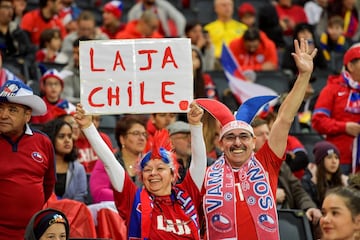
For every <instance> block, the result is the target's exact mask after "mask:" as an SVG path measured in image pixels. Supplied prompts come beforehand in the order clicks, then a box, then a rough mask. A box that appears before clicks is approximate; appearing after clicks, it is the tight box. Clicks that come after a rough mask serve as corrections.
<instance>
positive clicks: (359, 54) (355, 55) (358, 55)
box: [344, 44, 360, 66]
mask: <svg viewBox="0 0 360 240" xmlns="http://www.w3.org/2000/svg"><path fill="white" fill-rule="evenodd" d="M354 59H360V45H359V44H356V45H354V46H352V47H351V48H349V49H348V50H347V51H346V53H345V55H344V66H346V65H347V64H348V63H349V62H351V61H352V60H354Z"/></svg>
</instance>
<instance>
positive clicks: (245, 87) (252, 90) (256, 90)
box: [220, 43, 278, 102]
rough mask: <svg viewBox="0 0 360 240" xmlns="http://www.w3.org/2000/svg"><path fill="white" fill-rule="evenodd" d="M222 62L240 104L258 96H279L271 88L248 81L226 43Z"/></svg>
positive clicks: (231, 88)
mask: <svg viewBox="0 0 360 240" xmlns="http://www.w3.org/2000/svg"><path fill="white" fill-rule="evenodd" d="M220 61H221V64H222V66H223V69H224V72H225V76H226V78H227V80H228V84H229V88H230V90H231V92H232V93H233V94H234V96H235V97H236V98H237V100H238V101H239V102H245V101H246V100H247V99H249V98H252V97H257V96H264V95H270V96H277V95H278V94H277V93H276V92H275V91H274V90H272V89H271V88H268V87H265V86H263V85H260V84H257V83H253V82H249V81H248V80H246V77H245V76H244V74H243V72H242V69H241V67H240V66H239V64H238V63H237V62H236V60H235V58H234V56H233V55H232V53H231V52H230V50H229V49H228V47H227V46H226V45H225V44H224V43H223V45H222V53H221V57H220Z"/></svg>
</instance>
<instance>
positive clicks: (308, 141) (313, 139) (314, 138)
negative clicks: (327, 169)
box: [292, 132, 324, 162]
mask: <svg viewBox="0 0 360 240" xmlns="http://www.w3.org/2000/svg"><path fill="white" fill-rule="evenodd" d="M292 135H293V136H295V137H297V138H298V139H299V140H300V142H301V143H302V144H303V145H304V147H305V149H306V151H307V153H308V157H309V161H310V162H315V159H314V154H313V149H314V145H315V143H317V142H319V141H322V140H324V137H323V136H322V135H320V134H318V133H316V132H310V133H298V134H292Z"/></svg>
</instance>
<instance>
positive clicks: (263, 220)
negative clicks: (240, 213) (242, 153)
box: [204, 155, 279, 240]
mask: <svg viewBox="0 0 360 240" xmlns="http://www.w3.org/2000/svg"><path fill="white" fill-rule="evenodd" d="M234 174H239V179H240V181H241V191H242V192H243V194H244V197H245V201H246V202H247V204H248V206H249V205H250V206H249V211H250V213H251V216H252V219H253V222H254V224H255V228H256V233H257V236H258V239H261V240H262V239H263V240H275V239H279V230H278V229H279V228H278V226H279V225H278V219H277V212H276V204H275V200H274V196H273V195H272V191H271V187H270V184H269V181H268V178H267V175H266V172H265V170H264V168H263V167H262V165H261V164H260V162H259V161H258V160H257V159H256V158H255V157H254V155H252V156H251V157H250V159H249V160H247V161H246V163H245V164H244V165H243V166H242V167H241V168H240V170H239V172H233V171H232V169H231V166H230V165H229V164H228V163H227V162H226V161H225V159H224V157H221V158H219V159H218V160H217V161H216V162H215V163H214V164H213V165H211V166H210V167H209V168H208V170H207V172H206V177H205V183H204V184H205V189H206V192H205V196H204V212H205V215H206V225H207V229H208V231H207V239H209V240H211V239H238V237H239V236H237V230H236V212H237V211H236V210H235V208H236V206H235V199H236V197H235V185H234V184H235V177H234Z"/></svg>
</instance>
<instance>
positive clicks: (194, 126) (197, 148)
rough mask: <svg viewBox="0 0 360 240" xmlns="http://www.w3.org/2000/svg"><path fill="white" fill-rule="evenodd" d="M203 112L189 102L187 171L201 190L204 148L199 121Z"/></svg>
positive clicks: (204, 169)
mask: <svg viewBox="0 0 360 240" xmlns="http://www.w3.org/2000/svg"><path fill="white" fill-rule="evenodd" d="M203 114H204V110H203V109H202V108H200V107H199V106H198V105H197V104H196V103H195V102H193V103H191V104H190V111H189V112H188V113H187V118H188V122H189V124H190V132H191V153H192V155H191V163H190V167H189V172H190V176H191V178H192V179H193V181H194V183H195V184H196V186H197V187H198V189H199V190H201V187H202V184H203V182H204V178H205V172H206V148H205V142H204V138H203V132H202V123H201V121H200V120H201V118H202V115H203Z"/></svg>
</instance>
